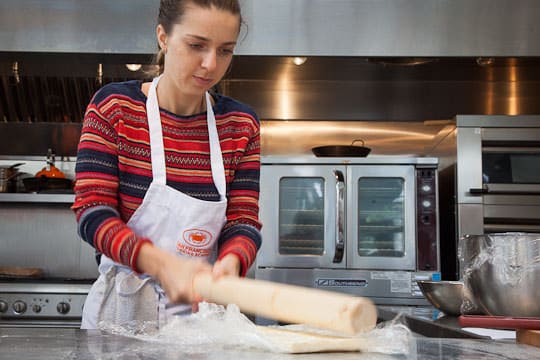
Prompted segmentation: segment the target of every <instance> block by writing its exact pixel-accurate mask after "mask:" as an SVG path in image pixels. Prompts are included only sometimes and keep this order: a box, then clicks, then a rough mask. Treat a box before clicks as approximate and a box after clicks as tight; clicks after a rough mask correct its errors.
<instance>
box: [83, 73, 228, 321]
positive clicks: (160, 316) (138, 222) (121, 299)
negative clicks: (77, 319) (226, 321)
mask: <svg viewBox="0 0 540 360" xmlns="http://www.w3.org/2000/svg"><path fill="white" fill-rule="evenodd" d="M160 78H161V77H157V78H155V79H154V80H153V81H152V85H151V86H150V89H149V91H148V98H147V101H146V112H147V116H148V127H149V133H150V151H151V160H152V176H153V180H152V183H151V184H150V187H149V188H148V191H147V192H146V194H145V196H144V199H143V202H142V204H141V206H140V207H139V208H138V209H137V210H136V211H135V213H134V214H133V216H132V217H131V219H130V220H129V221H128V223H127V224H128V226H129V227H130V228H131V229H133V231H135V233H136V234H137V235H138V236H142V237H147V238H149V239H150V240H152V241H153V243H154V245H155V246H157V247H159V248H161V249H164V250H166V251H169V252H171V253H176V254H179V255H182V256H192V257H198V258H204V259H207V260H208V261H210V262H213V261H214V260H215V257H216V254H217V240H218V237H219V235H220V233H221V229H222V228H223V226H224V225H225V221H226V216H225V212H226V208H227V199H226V197H225V192H226V183H225V170H224V167H223V158H222V155H221V147H220V144H219V137H218V133H217V127H216V121H215V117H214V112H213V110H212V102H211V100H210V94H208V92H207V93H206V110H207V122H208V133H209V141H210V157H211V167H212V178H213V180H214V184H215V186H216V188H217V190H218V192H219V195H220V200H219V201H217V202H216V201H204V200H199V199H196V198H193V197H190V196H187V195H186V194H184V193H182V192H180V191H177V190H175V189H173V188H171V187H169V186H167V185H166V169H165V151H164V146H163V135H162V129H161V117H160V113H159V105H158V100H157V95H156V87H157V84H158V82H159V79H160ZM99 272H100V276H99V278H98V279H97V280H96V282H95V283H94V284H93V285H92V288H91V290H90V292H89V294H88V297H87V299H86V302H85V304H84V309H83V318H82V324H81V328H82V329H95V328H97V325H98V323H99V322H100V321H102V320H105V321H107V322H109V323H111V322H112V323H114V324H122V323H126V322H128V321H132V320H138V321H159V323H163V322H164V321H165V322H166V320H167V316H168V315H170V314H180V313H187V312H191V304H182V305H175V306H169V304H168V301H167V298H166V296H165V294H164V292H163V290H162V289H161V287H160V286H159V284H157V283H156V282H155V281H154V279H152V278H150V277H149V276H148V275H137V274H136V273H134V272H133V271H132V270H131V269H130V268H129V267H127V266H124V265H121V264H118V263H116V262H114V261H113V260H111V259H110V258H108V257H106V256H102V258H101V264H100V266H99Z"/></svg>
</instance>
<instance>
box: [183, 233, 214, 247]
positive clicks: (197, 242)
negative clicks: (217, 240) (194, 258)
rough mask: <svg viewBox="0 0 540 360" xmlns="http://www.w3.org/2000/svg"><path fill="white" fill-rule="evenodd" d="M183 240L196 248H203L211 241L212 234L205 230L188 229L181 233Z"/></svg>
mask: <svg viewBox="0 0 540 360" xmlns="http://www.w3.org/2000/svg"><path fill="white" fill-rule="evenodd" d="M182 237H183V239H184V242H185V243H186V244H188V245H191V246H193V247H196V248H203V247H206V246H208V244H210V243H211V242H212V234H210V233H209V232H208V231H206V230H201V229H189V230H186V231H184V233H183V236H182Z"/></svg>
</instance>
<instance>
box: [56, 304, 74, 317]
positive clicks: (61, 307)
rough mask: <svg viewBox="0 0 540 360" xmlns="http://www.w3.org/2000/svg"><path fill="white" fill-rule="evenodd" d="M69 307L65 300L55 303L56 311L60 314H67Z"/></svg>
mask: <svg viewBox="0 0 540 360" xmlns="http://www.w3.org/2000/svg"><path fill="white" fill-rule="evenodd" d="M70 309H71V307H70V306H69V304H68V303H66V302H59V303H58V305H56V311H58V312H59V313H60V314H67V313H68V312H69V310H70Z"/></svg>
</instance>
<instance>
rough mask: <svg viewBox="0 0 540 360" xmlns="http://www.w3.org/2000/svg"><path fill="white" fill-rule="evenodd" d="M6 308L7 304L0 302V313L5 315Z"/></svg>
mask: <svg viewBox="0 0 540 360" xmlns="http://www.w3.org/2000/svg"><path fill="white" fill-rule="evenodd" d="M8 308H9V306H8V303H7V302H5V301H4V300H0V313H5V312H6V311H8Z"/></svg>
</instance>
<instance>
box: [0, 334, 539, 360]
mask: <svg viewBox="0 0 540 360" xmlns="http://www.w3.org/2000/svg"><path fill="white" fill-rule="evenodd" d="M538 353H539V352H538V348H535V347H532V346H528V345H521V344H515V343H513V342H510V341H492V340H479V339H448V338H426V337H414V338H413V341H411V349H410V353H409V354H407V355H406V356H405V355H399V356H397V355H396V356H391V355H382V354H375V353H363V354H359V353H330V354H301V355H288V354H275V353H269V352H256V351H245V350H244V351H238V350H234V349H230V350H223V349H212V348H201V349H183V348H180V347H175V346H170V345H168V346H163V345H161V344H157V343H151V342H143V341H140V340H136V339H131V338H127V337H122V336H119V335H112V334H108V333H102V332H100V331H85V330H78V329H42V328H32V329H21V328H3V329H0V354H1V356H0V357H1V358H2V359H3V360H20V359H40V360H48V359H55V360H56V359H143V360H144V359H198V360H204V359H219V360H227V359H231V360H232V359H234V360H237V359H250V360H275V359H291V360H292V359H295V360H297V359H302V360H306V359H333V360H334V359H335V360H340V359H422V360H431V359H475V360H481V359H527V360H528V359H535V358H537V357H538Z"/></svg>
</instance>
